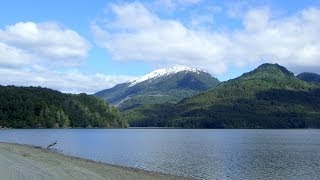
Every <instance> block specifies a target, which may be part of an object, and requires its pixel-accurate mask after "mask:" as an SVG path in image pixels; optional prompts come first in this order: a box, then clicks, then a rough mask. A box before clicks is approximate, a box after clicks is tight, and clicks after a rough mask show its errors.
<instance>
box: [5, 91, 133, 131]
mask: <svg viewBox="0 0 320 180" xmlns="http://www.w3.org/2000/svg"><path fill="white" fill-rule="evenodd" d="M126 125H127V123H126V121H125V120H124V119H123V118H122V116H121V114H120V113H119V112H118V110H117V109H115V108H114V107H111V106H109V105H108V104H107V103H106V102H104V101H103V100H101V99H99V98H97V97H94V96H89V95H86V94H79V95H73V94H64V93H61V92H58V91H54V90H51V89H47V88H40V87H15V86H0V126H3V127H12V128H65V127H104V128H106V127H126Z"/></svg>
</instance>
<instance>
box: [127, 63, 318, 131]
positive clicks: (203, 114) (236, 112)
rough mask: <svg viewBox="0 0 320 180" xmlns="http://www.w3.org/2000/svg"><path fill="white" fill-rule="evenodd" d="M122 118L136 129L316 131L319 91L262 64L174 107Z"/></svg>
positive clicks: (136, 112) (144, 109)
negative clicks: (281, 129)
mask: <svg viewBox="0 0 320 180" xmlns="http://www.w3.org/2000/svg"><path fill="white" fill-rule="evenodd" d="M124 113H125V116H126V118H127V119H128V121H129V124H130V126H138V127H183V128H320V86H319V85H318V84H314V83H308V82H305V81H302V80H300V79H298V78H297V77H295V76H294V75H293V73H291V72H289V71H288V70H287V69H286V68H284V67H282V66H280V65H277V64H263V65H261V66H259V67H258V68H257V69H255V70H254V71H251V72H249V73H245V74H243V75H242V76H240V77H238V78H236V79H232V80H229V81H226V82H222V83H220V84H219V85H218V86H217V87H215V88H212V89H210V90H208V91H206V92H203V93H200V94H199V95H196V96H193V97H189V98H185V99H183V100H182V101H180V102H178V103H167V104H158V105H146V106H143V107H140V108H136V109H133V110H130V111H126V112H124Z"/></svg>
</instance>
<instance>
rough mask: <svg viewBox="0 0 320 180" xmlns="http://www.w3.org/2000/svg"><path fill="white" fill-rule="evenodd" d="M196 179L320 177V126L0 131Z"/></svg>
mask: <svg viewBox="0 0 320 180" xmlns="http://www.w3.org/2000/svg"><path fill="white" fill-rule="evenodd" d="M55 140H57V141H58V144H57V145H56V146H55V148H56V149H58V150H60V151H61V152H62V153H64V154H67V155H72V156H77V157H83V158H87V159H92V160H96V161H100V162H106V163H111V164H116V165H122V166H129V167H136V168H141V169H146V170H152V171H157V172H164V173H170V174H175V175H184V176H189V177H194V178H197V179H320V130H213V129H210V130H200V129H195V130H192V129H35V130H34V129H33V130H31V129H30V130H28V129H26V130H1V131H0V141H2V142H14V143H22V144H30V145H37V146H43V147H45V146H47V145H48V144H50V143H52V142H54V141H55Z"/></svg>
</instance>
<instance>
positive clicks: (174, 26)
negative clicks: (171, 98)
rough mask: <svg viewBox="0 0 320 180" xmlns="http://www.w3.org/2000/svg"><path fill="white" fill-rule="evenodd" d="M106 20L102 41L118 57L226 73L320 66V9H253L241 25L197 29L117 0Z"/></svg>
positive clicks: (96, 26)
mask: <svg viewBox="0 0 320 180" xmlns="http://www.w3.org/2000/svg"><path fill="white" fill-rule="evenodd" d="M107 12H108V16H106V17H105V19H104V20H103V22H102V23H101V22H100V23H97V22H95V23H93V24H92V27H91V28H92V31H93V34H94V35H95V38H96V41H97V44H99V45H100V46H101V47H104V48H105V49H107V51H108V52H109V53H110V54H111V55H112V58H113V59H114V60H119V61H143V62H147V63H150V64H162V65H168V64H186V65H191V66H197V67H199V68H204V69H206V70H208V71H209V72H211V73H213V74H222V73H224V72H226V71H227V70H228V68H229V67H230V66H246V65H248V64H259V63H263V62H273V63H281V64H283V65H285V66H288V67H295V69H299V70H306V69H308V68H311V67H315V66H316V67H320V64H319V63H318V61H319V59H320V38H319V37H320V25H319V23H318V19H320V10H319V9H318V8H308V9H303V10H301V11H299V12H296V13H294V14H289V15H286V16H284V15H283V16H280V15H274V14H273V12H272V11H271V10H270V9H269V8H268V7H256V8H250V9H249V10H247V11H246V12H245V13H244V15H243V16H242V17H241V18H240V23H241V24H242V26H241V27H237V28H235V29H228V30H221V29H219V27H216V28H210V29H196V28H192V27H190V26H188V25H187V24H185V23H183V22H182V21H180V20H178V19H170V18H162V17H160V16H159V15H158V14H156V13H155V12H153V11H151V10H150V9H148V8H147V7H146V6H145V5H144V4H142V3H139V2H133V3H122V4H112V5H111V6H110V8H109V9H107Z"/></svg>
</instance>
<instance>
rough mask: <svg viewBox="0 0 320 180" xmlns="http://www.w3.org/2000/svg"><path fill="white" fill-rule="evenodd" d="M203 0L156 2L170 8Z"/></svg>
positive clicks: (160, 0)
mask: <svg viewBox="0 0 320 180" xmlns="http://www.w3.org/2000/svg"><path fill="white" fill-rule="evenodd" d="M201 1H202V0H157V1H155V4H156V5H158V6H162V7H163V6H164V7H166V8H169V9H175V8H177V7H184V6H188V5H193V4H197V3H200V2H201Z"/></svg>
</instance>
